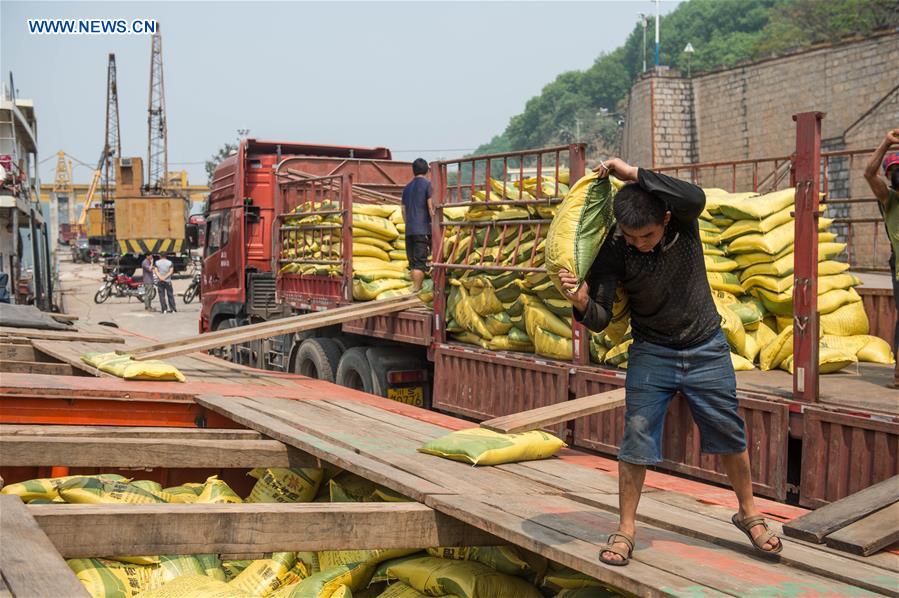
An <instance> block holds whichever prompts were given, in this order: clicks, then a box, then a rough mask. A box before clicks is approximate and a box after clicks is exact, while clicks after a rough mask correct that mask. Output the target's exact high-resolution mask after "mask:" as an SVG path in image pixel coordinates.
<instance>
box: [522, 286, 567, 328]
mask: <svg viewBox="0 0 899 598" xmlns="http://www.w3.org/2000/svg"><path fill="white" fill-rule="evenodd" d="M521 298H522V301H523V302H524V322H525V327H526V329H527V333H528V336H530V337H531V339H536V336H537V329H538V328H542V329H543V330H545V331H547V332H551V333H553V334H555V335H556V336H560V337H562V338H566V339H570V338H571V334H572V333H571V326H569V325H567V324H566V323H565V322H563V321H562V319H561V318H559V317H558V316H557V315H556V314H554V313H553V312H551V311H550V310H549V309H548V308H547V307H546V306H545V305H544V304H543V302H542V301H540V300H539V299H537V298H535V297H531V296H529V295H522V297H521Z"/></svg>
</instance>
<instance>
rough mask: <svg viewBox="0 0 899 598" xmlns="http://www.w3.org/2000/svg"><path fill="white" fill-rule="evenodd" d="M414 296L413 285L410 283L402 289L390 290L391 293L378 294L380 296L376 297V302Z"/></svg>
mask: <svg viewBox="0 0 899 598" xmlns="http://www.w3.org/2000/svg"><path fill="white" fill-rule="evenodd" d="M411 294H412V283H408V284H407V285H406V286H404V287H400V288H398V289H390V290H389V291H384V292H383V293H378V296H377V297H375V301H380V300H382V299H390V298H392V297H402V296H403V295H411Z"/></svg>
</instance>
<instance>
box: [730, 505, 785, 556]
mask: <svg viewBox="0 0 899 598" xmlns="http://www.w3.org/2000/svg"><path fill="white" fill-rule="evenodd" d="M737 515H739V513H734V515H733V517H731V518H730V520H731V521H732V522H733V524H734V525H735V526H737V529H738V530H740V531H741V532H743V533H744V534H746V537H747V538H749V541H750V542H752V546H753V547H754V548H755V549H756V550H757V551H759V552H761V553H763V554H778V553H780V551H781V550H783V548H784V543H783V540H781V539H780V538H779V537H778V535H777V534H775V533H774V532H773V531H771V529H770V528H769V527H768V523H767V522H766V521H765V518H764V517H762V516H761V515H756V516H754V517H747V518H746V519H737ZM756 525H763V526H765V531H764V532H762V533H761V534H759V535H758V537H756V538H753V537H752V532H751V531H750V530H751V529H752V528H753V527H755V526H756ZM771 538H777V547H775V548H772V549H771V550H767V549H766V548H765V544H767V543H768V541H769V540H771Z"/></svg>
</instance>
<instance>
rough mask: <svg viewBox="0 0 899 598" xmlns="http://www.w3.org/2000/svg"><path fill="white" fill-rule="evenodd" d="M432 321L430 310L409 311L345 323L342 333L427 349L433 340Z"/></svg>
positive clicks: (432, 315) (432, 316)
mask: <svg viewBox="0 0 899 598" xmlns="http://www.w3.org/2000/svg"><path fill="white" fill-rule="evenodd" d="M433 320H434V314H433V312H431V311H430V310H425V309H409V310H406V311H401V312H399V313H396V314H386V315H383V316H375V317H373V318H365V319H364V320H354V321H353V322H347V323H346V324H344V325H343V331H344V332H350V333H352V334H363V335H365V336H373V337H375V338H382V339H386V340H392V341H397V342H403V343H409V344H412V345H421V346H424V347H429V346H430V345H431V341H432V339H433V338H434V335H433V326H432V323H433Z"/></svg>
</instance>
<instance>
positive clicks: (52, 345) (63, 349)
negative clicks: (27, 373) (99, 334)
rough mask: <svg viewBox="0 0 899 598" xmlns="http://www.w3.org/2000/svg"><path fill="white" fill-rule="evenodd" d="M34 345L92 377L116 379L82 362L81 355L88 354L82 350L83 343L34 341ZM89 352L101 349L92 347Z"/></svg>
mask: <svg viewBox="0 0 899 598" xmlns="http://www.w3.org/2000/svg"><path fill="white" fill-rule="evenodd" d="M32 345H34V348H35V349H37V350H38V351H40V352H41V353H45V354H47V355H49V356H50V357H52V358H54V359H58V360H60V361H62V362H63V363H67V364H69V365H70V366H72V367H73V368H76V369H79V370H81V371H82V372H86V373H88V374H90V375H91V376H97V377H100V378H115V376H113V375H112V374H107V373H106V372H101V371H100V370H98V369H97V368H95V367H94V366H92V365H88V364H86V363H84V362H83V361H82V360H81V355H83V354H84V353H86V352H87V351H83V350H81V347H82V344H81V343H77V342H75V341H73V342H69V343H57V342H54V341H49V340H34V341H32ZM88 350H91V351H99V350H101V349H100V348H96V347H92V348H90V349H88Z"/></svg>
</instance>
